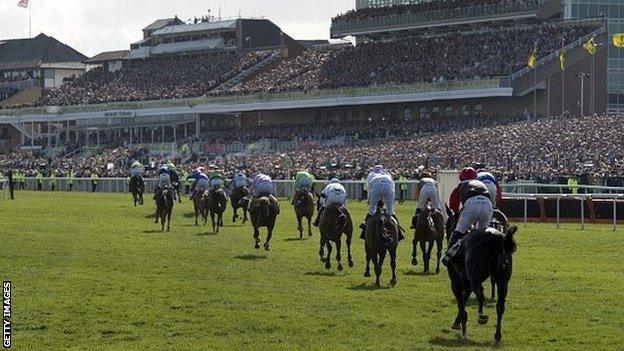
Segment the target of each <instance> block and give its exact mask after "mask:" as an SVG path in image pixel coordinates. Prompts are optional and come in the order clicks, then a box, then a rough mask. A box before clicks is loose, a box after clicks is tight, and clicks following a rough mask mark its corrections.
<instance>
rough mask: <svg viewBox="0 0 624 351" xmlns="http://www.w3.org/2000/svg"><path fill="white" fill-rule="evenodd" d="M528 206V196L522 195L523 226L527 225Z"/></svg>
mask: <svg viewBox="0 0 624 351" xmlns="http://www.w3.org/2000/svg"><path fill="white" fill-rule="evenodd" d="M528 208H529V197H528V196H525V197H524V227H525V228H526V227H527V217H528Z"/></svg>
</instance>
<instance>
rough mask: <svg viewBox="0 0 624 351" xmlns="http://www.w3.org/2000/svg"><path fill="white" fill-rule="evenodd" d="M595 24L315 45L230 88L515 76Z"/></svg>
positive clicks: (245, 89) (255, 89)
mask: <svg viewBox="0 0 624 351" xmlns="http://www.w3.org/2000/svg"><path fill="white" fill-rule="evenodd" d="M595 29H596V27H595V25H584V24H576V25H565V26H563V25H555V24H540V25H532V26H521V27H511V28H504V29H487V30H485V31H477V32H471V33H466V32H457V33H446V34H443V35H438V36H424V37H413V38H405V39H402V40H398V41H387V42H371V43H365V44H361V45H358V46H357V47H354V46H337V47H328V48H319V49H312V50H309V51H307V52H305V53H303V54H302V55H300V56H297V57H294V58H291V59H288V60H284V61H282V62H281V63H280V64H278V65H276V66H275V67H273V68H271V69H269V70H267V71H265V72H263V73H261V74H259V75H257V76H255V77H253V78H252V79H250V80H248V81H245V82H242V83H240V84H238V85H236V86H234V87H233V88H231V89H230V90H229V91H227V93H229V94H249V93H257V92H270V93H272V92H284V91H309V90H317V89H334V88H341V87H365V86H375V85H393V84H407V83H419V82H446V81H452V80H472V79H487V78H494V77H502V76H509V75H511V74H512V73H514V72H517V71H519V70H521V69H522V68H524V67H526V64H527V58H528V56H529V54H530V53H531V52H532V51H533V48H534V46H535V43H537V47H538V51H539V53H540V54H539V55H540V57H543V56H545V55H546V54H548V53H551V52H553V51H556V50H558V49H559V48H561V45H562V41H563V42H564V43H565V44H566V45H567V44H570V43H572V42H573V41H575V40H578V39H579V38H581V37H583V36H585V35H587V34H589V33H591V32H592V31H594V30H595Z"/></svg>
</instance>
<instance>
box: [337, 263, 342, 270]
mask: <svg viewBox="0 0 624 351" xmlns="http://www.w3.org/2000/svg"><path fill="white" fill-rule="evenodd" d="M338 270H339V271H341V270H342V263H338Z"/></svg>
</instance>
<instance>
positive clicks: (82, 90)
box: [0, 0, 607, 175]
mask: <svg viewBox="0 0 624 351" xmlns="http://www.w3.org/2000/svg"><path fill="white" fill-rule="evenodd" d="M387 3H390V4H391V5H393V4H394V3H393V2H387ZM519 3H521V2H517V1H504V2H500V1H495V0H489V1H469V0H461V1H450V0H449V1H431V2H426V3H420V2H419V3H414V4H408V5H396V6H377V7H370V6H369V7H366V4H365V2H363V1H360V2H358V4H359V5H358V7H357V8H356V10H354V11H351V12H349V13H347V14H343V15H338V16H337V17H336V18H334V19H333V23H334V24H333V25H335V24H337V23H339V22H341V21H369V20H371V19H372V20H375V19H376V18H378V17H380V16H381V17H384V16H385V17H388V16H393V15H394V12H395V11H399V16H405V15H407V14H409V15H410V16H411V15H414V14H419V13H420V12H422V13H427V14H429V12H431V11H434V12H435V11H438V12H439V11H446V12H448V11H451V12H453V11H455V12H457V16H460V17H461V16H463V18H462V21H455V22H453V23H450V22H449V21H448V19H444V20H442V19H439V20H437V19H436V20H435V22H436V23H437V24H439V25H436V26H432V27H436V29H435V30H428V31H423V30H422V28H423V26H421V25H420V24H418V23H416V24H410V26H409V28H402V29H401V30H397V29H396V28H394V27H393V28H386V27H383V26H379V27H378V28H376V29H375V33H374V35H373V34H362V35H359V34H358V35H356V37H357V40H356V45H351V44H344V43H342V44H328V43H326V42H322V41H316V42H315V41H310V42H299V41H296V40H294V39H292V38H290V37H289V36H288V35H287V34H284V33H282V32H281V30H277V29H279V28H278V27H277V26H276V25H274V24H273V23H272V22H270V21H268V20H252V19H237V20H225V21H195V22H194V23H184V22H182V21H180V20H179V19H177V18H175V17H174V18H169V19H163V20H158V21H156V22H154V23H152V24H150V25H149V26H147V27H146V28H144V30H143V40H142V41H141V42H138V43H133V44H131V47H130V50H127V51H126V50H124V51H117V52H107V53H102V54H99V55H96V56H95V57H93V58H91V59H87V60H84V64H86V65H88V66H89V69H90V70H89V71H88V72H86V73H85V74H83V75H82V76H80V77H79V78H77V79H75V80H74V81H72V82H69V83H67V84H65V85H64V86H62V87H59V88H55V89H50V91H49V92H47V93H46V94H44V96H43V97H42V98H40V99H38V100H37V101H35V102H34V103H32V104H23V106H22V108H19V109H8V110H2V111H0V116H2V117H0V118H2V124H0V128H3V129H0V130H3V133H2V134H0V138H3V139H1V140H0V148H2V149H5V150H13V149H20V148H21V149H26V150H38V149H43V150H44V151H45V152H46V153H52V154H57V155H81V154H85V153H92V152H96V153H97V152H101V151H102V150H104V149H106V148H112V147H119V146H138V147H145V148H147V149H148V150H151V151H148V154H151V155H162V154H164V155H165V156H166V155H171V156H172V157H177V156H180V155H179V153H178V152H177V151H178V150H179V149H180V147H181V146H182V145H185V146H188V149H190V150H192V151H193V154H194V155H195V156H193V157H216V156H219V157H220V156H223V155H226V154H232V155H233V154H237V155H239V156H245V155H249V154H257V153H258V152H260V151H265V152H275V151H278V152H287V151H288V152H290V151H293V150H298V149H306V150H310V149H319V148H323V147H327V146H345V145H347V146H348V145H351V143H353V142H354V140H355V142H356V143H359V142H364V141H362V140H367V139H370V138H371V137H372V138H373V139H379V138H384V137H388V136H394V137H397V136H399V137H402V138H413V137H415V136H419V135H420V134H422V133H434V134H435V133H442V132H448V131H449V129H448V128H450V127H449V125H454V126H457V125H464V126H465V125H467V124H466V123H465V122H461V121H462V120H463V121H472V122H470V123H469V124H468V125H471V126H473V127H474V126H477V125H493V124H491V123H494V124H495V123H497V122H500V121H509V120H513V121H517V120H518V119H528V118H532V119H534V120H535V119H539V118H544V117H548V116H559V115H566V116H575V117H579V118H581V117H582V116H583V115H588V114H598V115H603V114H604V113H605V112H606V109H607V93H606V91H607V86H606V84H605V82H606V80H607V78H606V74H607V50H604V47H600V46H599V47H598V50H597V53H596V54H595V55H590V54H588V53H587V51H586V49H585V48H584V47H583V44H585V43H586V42H587V41H588V40H589V39H590V38H594V41H595V42H596V43H599V44H604V43H606V42H607V26H606V22H605V20H604V19H603V18H590V19H578V20H563V14H562V12H561V7H558V10H557V11H555V10H554V9H551V8H554V7H553V6H554V5H552V3H553V2H548V1H536V2H530V3H529V2H522V3H524V4H525V5H527V6H529V7H531V9H530V11H521V12H517V11H516V12H514V11H508V12H504V13H505V16H504V17H505V19H503V18H502V17H501V16H499V14H500V13H501V12H500V11H498V10H497V11H498V12H497V11H490V12H487V11H483V6H499V5H500V6H502V5H504V6H507V7H505V8H506V9H508V6H512V7H513V6H516V5H518V4H519ZM384 4H386V3H384ZM466 8H470V9H472V10H471V11H476V10H479V11H481V12H482V13H484V14H492V16H493V17H492V18H490V20H488V21H482V20H481V19H479V18H477V17H474V18H473V17H470V16H468V15H466V16H464V15H460V14H461V13H464V14H466V13H469V12H466V11H465V9H466ZM367 9H368V10H367ZM497 9H499V10H500V8H498V7H497ZM549 9H550V10H549ZM547 10H548V11H547ZM501 11H502V10H501ZM505 11H507V10H505ZM527 12H530V14H529V15H527ZM436 13H437V12H436ZM432 18H435V17H432ZM466 21H468V22H470V23H465V22H466ZM459 22H462V23H459ZM427 26H429V25H427ZM232 28H236V29H235V30H234V31H233V30H232ZM276 28H277V29H276ZM267 33H269V34H267ZM332 33H334V32H332ZM347 34H348V35H355V34H356V33H352V32H350V33H347ZM332 35H334V34H332ZM341 35H342V34H341ZM215 40H216V41H218V45H212V44H210V45H204V44H205V42H206V41H211V43H216V41H215ZM263 40H266V41H263ZM196 44H197V45H196ZM163 45H164V46H163ZM164 47H166V48H167V49H166V50H164V49H163V50H161V49H162V48H164ZM534 47H536V48H537V49H538V52H539V55H538V57H537V60H536V66H535V68H534V69H531V68H528V67H526V66H527V57H528V56H529V54H530V53H531V52H532V51H533V49H534ZM159 48H161V49H159ZM562 53H563V55H565V58H566V65H565V70H564V71H562V70H561V67H560V60H559V56H560V55H561V54H562ZM588 75H589V79H588V78H587V76H588ZM581 87H582V89H581ZM581 102H582V103H581ZM490 122H491V123H490ZM345 124H346V125H348V126H345ZM375 126H376V127H375ZM371 128H373V129H374V128H376V129H377V132H376V133H371V132H370V129H371ZM397 130H401V131H403V132H404V133H396V131H397ZM366 142H368V141H366ZM409 145H413V144H409ZM437 152H439V151H437ZM185 157H186V156H184V157H182V159H185ZM188 157H190V155H189V156H188ZM278 158H279V157H278ZM439 158H441V159H446V161H444V162H437V164H440V165H444V166H447V167H448V166H452V165H455V166H460V165H459V164H458V163H453V162H450V161H448V158H447V156H446V155H436V159H439ZM471 161H474V160H471ZM422 162H423V163H432V159H430V158H427V157H425V158H424V159H422ZM330 163H331V162H330ZM349 163H353V162H351V161H349ZM571 169H572V168H571ZM348 174H350V175H353V174H352V173H348Z"/></svg>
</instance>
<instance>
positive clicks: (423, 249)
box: [420, 240, 429, 273]
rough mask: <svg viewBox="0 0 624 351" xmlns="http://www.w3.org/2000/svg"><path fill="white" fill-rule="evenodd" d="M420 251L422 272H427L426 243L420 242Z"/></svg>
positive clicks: (427, 256)
mask: <svg viewBox="0 0 624 351" xmlns="http://www.w3.org/2000/svg"><path fill="white" fill-rule="evenodd" d="M420 250H421V251H422V255H423V266H424V267H423V272H425V273H427V272H429V255H428V254H427V251H428V250H427V242H426V241H424V240H421V241H420Z"/></svg>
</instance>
